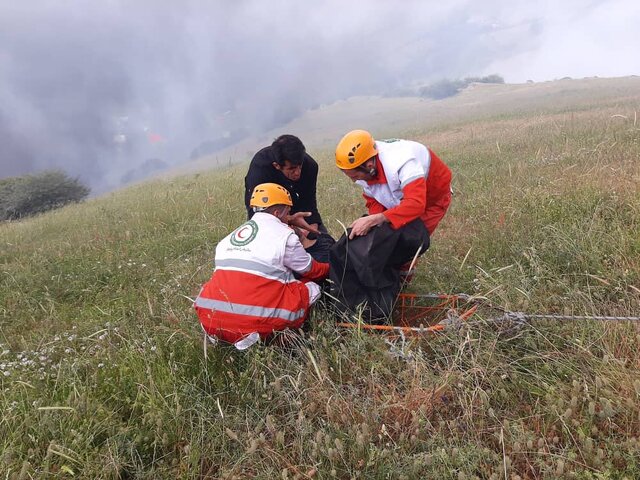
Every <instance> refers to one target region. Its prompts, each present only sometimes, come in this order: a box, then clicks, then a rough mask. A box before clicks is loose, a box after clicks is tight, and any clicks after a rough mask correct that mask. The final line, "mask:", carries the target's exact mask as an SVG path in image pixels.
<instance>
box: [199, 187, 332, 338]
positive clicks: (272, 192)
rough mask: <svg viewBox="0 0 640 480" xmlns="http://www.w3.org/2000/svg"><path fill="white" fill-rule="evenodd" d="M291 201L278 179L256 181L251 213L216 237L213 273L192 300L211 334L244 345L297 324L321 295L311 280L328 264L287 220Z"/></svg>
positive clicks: (322, 273)
mask: <svg viewBox="0 0 640 480" xmlns="http://www.w3.org/2000/svg"><path fill="white" fill-rule="evenodd" d="M292 204H293V202H292V200H291V195H290V194H289V192H288V191H287V189H285V188H284V187H282V186H281V185H277V184H274V183H264V184H260V185H258V186H256V187H255V188H254V190H253V193H252V195H251V197H250V199H249V205H250V206H251V208H252V209H253V211H254V215H253V216H252V217H251V219H250V220H248V221H247V222H245V223H244V224H242V225H240V226H239V227H238V228H237V229H235V230H234V231H233V232H232V233H230V234H229V235H228V236H226V237H225V238H224V239H222V240H221V241H220V242H219V243H218V245H217V247H216V254H215V270H214V272H213V275H212V276H211V279H210V280H209V281H208V282H207V283H205V284H204V286H203V287H202V289H201V291H200V294H199V295H198V297H197V298H196V300H195V302H194V307H195V309H196V312H197V314H198V317H199V318H200V322H201V324H202V327H203V329H204V330H205V332H206V333H207V334H208V335H209V336H210V337H211V338H214V339H219V340H223V341H225V342H229V343H233V344H235V345H236V347H238V348H239V349H243V348H247V347H248V346H250V345H251V344H252V343H255V341H257V340H259V339H260V338H262V339H266V338H268V337H269V336H270V335H271V334H272V333H273V332H275V331H279V330H284V329H286V328H292V329H295V328H300V327H301V326H302V324H303V323H304V321H305V319H306V318H307V316H308V314H309V311H310V308H311V305H313V303H314V302H315V301H316V300H318V298H319V297H320V287H319V286H318V284H316V283H315V282H314V281H319V280H323V279H325V278H326V277H327V275H328V273H329V265H328V264H327V263H320V262H317V261H316V260H314V259H313V258H312V257H311V256H310V255H309V254H308V253H307V252H306V251H305V250H304V248H303V247H302V244H301V243H300V240H299V239H298V236H297V235H296V234H295V232H294V231H293V229H292V228H291V227H290V226H289V225H288V224H287V222H288V221H291V220H292V219H293V221H294V222H295V218H296V217H297V216H296V215H294V216H291V215H289V213H290V211H291V206H292ZM294 272H295V273H297V274H298V275H299V276H301V278H302V280H301V281H300V280H296V278H295V277H294Z"/></svg>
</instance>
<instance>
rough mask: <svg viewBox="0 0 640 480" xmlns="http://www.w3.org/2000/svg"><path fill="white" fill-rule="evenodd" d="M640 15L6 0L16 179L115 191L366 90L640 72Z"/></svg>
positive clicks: (491, 5)
mask: <svg viewBox="0 0 640 480" xmlns="http://www.w3.org/2000/svg"><path fill="white" fill-rule="evenodd" d="M14 3H15V4H14ZM639 21H640V6H638V5H636V2H635V1H630V0H618V1H578V0H568V1H565V2H535V4H530V2H525V1H520V0H516V1H513V2H499V1H493V0H489V1H487V2H472V1H463V0H454V1H449V2H446V5H445V2H430V1H417V0H407V1H403V2H397V1H383V0H378V1H374V0H370V1H369V2H356V1H335V0H330V1H325V2H314V3H309V2H294V1H272V2H264V1H257V0H246V1H240V0H239V1H237V2H223V1H200V2H198V1H185V2H174V3H173V4H172V3H170V2H158V1H151V0H139V1H137V2H131V1H129V2H127V1H125V0H103V1H102V2H90V1H88V0H76V1H72V0H55V1H54V0H51V1H37V0H34V1H29V2H20V3H16V2H9V1H8V0H5V1H3V2H2V4H0V177H6V176H12V175H19V174H24V173H30V172H35V171H39V170H42V169H46V168H56V167H57V168H62V169H64V170H65V171H67V172H68V173H69V174H71V175H73V176H79V177H80V178H81V179H82V180H83V181H84V182H85V183H87V184H88V185H90V186H91V187H92V188H93V189H94V191H95V192H101V191H107V190H109V189H113V188H116V187H117V186H119V185H122V184H124V183H127V182H130V181H133V180H137V179H139V178H142V177H144V176H146V175H149V174H152V173H154V172H156V171H158V170H161V169H163V168H165V167H168V166H174V165H178V164H180V163H182V162H185V161H188V160H189V158H190V157H196V156H198V155H200V154H204V153H207V152H211V151H215V150H216V149H218V148H221V147H223V146H226V145H228V144H230V143H233V142H234V141H236V140H239V139H241V138H244V137H246V136H248V135H256V134H259V133H260V132H263V131H265V130H268V129H271V128H276V127H279V126H281V125H284V124H285V123H286V122H288V121H289V120H291V119H292V118H294V117H295V116H296V115H298V114H300V113H301V112H302V111H304V110H305V109H308V108H314V107H317V106H319V105H321V104H326V103H331V102H333V101H336V100H339V99H342V98H347V97H349V96H352V95H390V94H393V93H394V92H396V91H399V90H401V89H402V88H404V87H406V86H409V85H416V84H418V83H428V82H432V81H435V80H439V79H442V78H459V77H464V76H471V75H473V76H478V75H486V74H492V73H497V74H500V75H502V76H503V77H504V78H505V80H506V81H507V82H523V81H526V80H529V79H532V80H535V81H540V80H547V79H553V78H561V77H564V76H572V77H582V76H592V75H598V76H619V75H629V74H634V73H640V56H639V55H637V52H636V50H637V46H638V45H640V33H638V32H639V31H640V29H638V28H637V25H638V22H639Z"/></svg>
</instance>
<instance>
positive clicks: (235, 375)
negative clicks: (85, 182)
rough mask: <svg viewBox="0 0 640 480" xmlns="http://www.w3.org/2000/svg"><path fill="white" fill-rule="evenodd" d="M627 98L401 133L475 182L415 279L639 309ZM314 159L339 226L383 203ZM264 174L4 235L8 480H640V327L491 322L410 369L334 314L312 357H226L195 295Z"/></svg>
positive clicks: (538, 299)
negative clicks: (508, 333) (504, 330)
mask: <svg viewBox="0 0 640 480" xmlns="http://www.w3.org/2000/svg"><path fill="white" fill-rule="evenodd" d="M621 95H622V96H621V97H620V98H615V97H612V98H608V99H606V100H605V101H598V102H592V103H588V102H587V103H585V102H583V101H581V102H580V103H579V104H576V105H575V106H574V107H573V108H569V107H568V105H566V104H562V105H560V104H558V105H557V107H555V108H554V107H553V106H551V105H549V104H548V102H547V103H545V102H544V99H543V100H541V103H540V104H535V102H533V100H531V105H530V106H529V107H528V109H524V110H523V109H520V110H519V111H513V112H511V113H508V112H503V111H501V112H494V114H493V116H492V117H491V118H490V119H489V120H485V121H482V122H479V121H477V120H476V121H472V120H461V121H457V122H455V120H454V119H452V120H449V121H450V123H449V124H447V125H444V124H442V125H440V126H438V127H436V126H432V127H430V130H429V131H427V130H426V129H425V127H420V126H419V125H413V126H411V129H404V130H399V131H397V132H391V133H396V134H397V135H398V136H404V137H407V138H413V139H416V140H420V141H424V142H426V143H428V144H429V145H430V146H432V147H433V148H434V149H435V150H436V151H437V152H438V153H439V154H441V156H442V158H444V159H445V160H446V161H447V162H448V163H449V164H450V165H451V167H452V169H453V170H454V173H455V181H454V188H455V190H456V195H455V198H454V204H453V206H452V208H451V211H450V212H449V214H448V215H447V217H446V218H445V220H444V222H443V224H442V226H441V228H440V230H439V231H438V232H437V233H436V235H435V237H434V241H433V247H432V248H431V250H430V251H429V252H428V253H427V254H426V255H425V256H424V257H423V260H422V261H421V263H420V266H419V271H420V274H419V276H418V278H417V280H416V282H415V285H414V287H413V288H414V289H415V290H419V291H423V290H428V291H442V292H459V291H465V292H468V293H477V294H488V295H489V297H490V298H491V299H492V300H493V301H494V302H496V303H499V304H502V305H504V306H506V307H508V308H510V309H516V310H527V311H532V312H561V313H576V314H619V315H638V314H639V312H640V290H639V289H640V215H639V213H640V193H639V188H638V185H640V166H639V164H638V158H639V157H640V121H638V120H636V119H635V117H634V114H635V112H636V111H638V110H640V108H639V107H640V94H637V95H635V96H634V95H630V94H628V92H625V93H624V94H621ZM569 96H570V95H569ZM586 96H588V95H586ZM581 98H582V97H581ZM536 105H538V106H536ZM619 115H623V117H621V116H619ZM454 122H455V123H454ZM403 128H404V127H403ZM313 153H314V155H315V156H316V158H317V159H318V160H319V162H320V163H321V175H320V185H321V188H320V193H319V196H320V198H319V201H320V204H321V205H322V211H323V214H324V216H325V218H326V219H327V221H328V223H329V226H330V228H331V229H333V231H334V233H338V232H339V224H338V222H337V221H336V220H340V221H342V222H348V221H349V220H352V219H353V218H354V217H356V216H357V215H359V214H360V213H361V212H362V204H361V200H360V197H359V192H358V190H357V188H356V187H354V186H353V185H351V184H349V182H348V181H347V179H346V178H344V177H343V176H341V175H340V174H339V172H336V171H335V169H333V168H332V167H331V152H330V149H328V148H327V149H326V150H316V151H314V152H313ZM244 168H245V167H244V166H240V167H232V168H229V169H227V170H222V171H219V172H212V173H207V174H201V175H198V176H191V177H184V178H178V179H172V180H164V181H157V182H154V183H148V184H143V185H139V186H136V187H133V188H130V189H127V190H124V191H121V192H117V193H116V194H112V195H110V196H106V197H104V198H100V199H94V200H92V201H90V202H87V203H85V204H83V205H77V206H71V207H68V208H65V209H63V210H60V211H57V212H53V213H51V214H47V215H43V216H40V217H38V218H34V219H31V220H28V221H24V222H20V223H13V224H7V225H2V226H0V235H1V243H0V259H1V260H0V261H1V263H2V277H1V282H2V283H1V287H0V288H1V289H0V309H1V310H0V311H1V313H2V316H1V317H0V322H1V323H0V325H1V327H2V330H1V333H0V335H1V337H0V343H1V344H2V345H1V346H0V355H1V356H0V368H1V369H2V372H3V375H2V376H0V387H1V392H2V393H1V395H0V406H1V407H2V409H3V417H2V422H1V423H0V450H1V453H0V455H1V457H2V458H1V459H0V470H2V473H7V474H8V477H9V478H11V476H12V475H13V476H14V477H15V478H30V477H34V478H35V477H43V476H45V475H46V473H47V472H48V474H49V475H51V476H52V477H54V478H55V477H56V476H57V477H60V478H66V477H70V476H71V473H70V472H73V473H74V474H75V477H76V478H132V477H136V478H176V477H178V478H199V477H207V476H208V477H210V478H221V477H222V478H233V477H236V478H247V477H253V476H255V477H259V478H275V477H281V478H296V477H297V478H308V477H315V478H331V477H332V476H335V477H337V478H350V477H362V478H434V477H436V476H440V477H442V478H474V476H475V477H478V478H504V477H505V472H506V476H507V477H508V478H516V476H518V475H519V476H520V477H521V478H554V477H558V478H563V477H565V476H571V475H573V476H575V477H576V478H603V477H597V475H598V474H602V475H605V477H604V478H607V477H606V475H609V477H611V478H622V477H624V476H626V477H627V478H637V477H638V476H640V461H639V460H638V457H639V453H640V443H639V441H638V437H639V436H640V407H639V404H640V373H638V372H639V367H640V349H639V348H638V347H639V346H640V345H639V344H640V331H639V330H638V328H637V326H633V325H625V324H619V325H610V324H606V325H605V324H599V323H595V322H581V323H572V324H558V323H543V322H537V323H535V324H534V325H532V326H530V327H528V328H526V329H524V330H522V331H520V332H519V333H518V335H517V336H515V337H499V336H498V332H496V328H495V326H494V325H492V324H491V322H488V321H487V318H486V317H487V315H482V316H477V317H476V318H474V319H473V321H472V322H471V323H470V324H469V325H468V328H465V329H463V330H462V331H459V332H451V333H449V334H446V335H441V336H438V337H433V338H430V339H424V340H420V341H415V342H410V343H409V344H407V345H405V346H404V353H405V356H404V358H398V357H394V356H392V355H390V347H389V345H388V344H386V343H385V342H384V339H383V338H382V337H378V336H367V335H358V334H357V333H354V332H338V331H336V329H335V328H334V326H333V325H332V319H331V318H330V317H329V316H328V315H327V314H326V313H323V312H320V311H317V312H315V315H314V318H313V333H312V336H311V338H309V339H308V343H307V344H306V346H304V347H301V348H299V349H294V350H293V351H291V350H284V349H278V348H255V349H252V350H251V351H249V352H247V353H244V354H240V353H236V352H234V351H231V350H229V349H222V348H220V349H209V350H208V354H207V357H206V358H205V356H204V354H203V348H202V347H203V345H202V339H201V336H200V335H199V330H198V325H197V321H196V319H195V316H194V315H193V313H192V311H191V309H190V302H189V300H188V299H187V298H185V296H194V295H195V294H196V293H197V290H198V287H199V286H200V284H201V283H202V282H203V281H204V280H206V278H207V277H208V276H209V275H210V270H211V252H212V251H213V248H214V246H215V243H216V241H217V240H218V239H220V238H221V237H222V236H224V235H225V234H226V233H227V232H228V231H229V230H230V229H232V228H233V227H235V226H236V225H237V224H238V223H239V222H241V221H242V219H243V215H244V213H243V207H242V201H241V198H242V190H241V183H242V182H241V177H242V175H243V173H244ZM307 347H308V350H307ZM52 407H55V408H52Z"/></svg>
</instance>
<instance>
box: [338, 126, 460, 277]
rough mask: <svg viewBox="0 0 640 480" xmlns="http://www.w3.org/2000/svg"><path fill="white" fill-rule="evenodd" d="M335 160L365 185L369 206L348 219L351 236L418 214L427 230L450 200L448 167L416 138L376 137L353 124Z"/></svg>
mask: <svg viewBox="0 0 640 480" xmlns="http://www.w3.org/2000/svg"><path fill="white" fill-rule="evenodd" d="M336 166H337V167H338V168H340V169H341V170H342V172H343V173H344V174H345V175H346V176H347V177H349V178H350V179H351V181H352V182H355V183H357V184H358V185H360V186H361V187H362V188H363V196H364V199H365V202H366V207H367V210H368V215H367V216H363V217H361V218H358V219H357V220H355V221H354V222H353V223H352V224H351V233H350V235H349V238H350V239H353V238H354V237H358V236H363V235H366V234H367V233H368V232H369V231H370V230H371V229H372V228H373V227H376V226H378V225H381V224H385V223H388V224H389V225H390V226H391V228H392V229H394V230H398V229H402V228H403V227H404V226H405V225H407V224H409V223H410V222H412V221H413V220H415V219H418V218H419V219H420V220H421V221H422V223H423V224H424V226H425V227H426V229H427V231H428V234H429V236H431V235H433V232H434V231H435V230H436V228H437V226H438V224H439V223H440V220H442V217H444V215H445V213H446V212H447V209H448V208H449V204H450V203H451V170H449V167H447V165H446V164H445V163H444V162H443V161H442V160H440V158H438V156H437V155H436V154H435V153H434V152H433V151H432V150H431V149H429V148H427V147H426V146H424V145H422V144H421V143H418V142H413V141H410V140H398V139H392V140H382V141H380V140H379V141H375V140H374V139H373V137H372V136H371V134H370V133H369V132H367V131H365V130H353V131H351V132H349V133H347V134H346V135H345V136H344V137H343V138H342V139H341V140H340V142H339V143H338V145H337V147H336ZM402 270H404V271H405V272H407V270H408V265H405V266H404V267H403V268H402ZM407 273H408V272H407Z"/></svg>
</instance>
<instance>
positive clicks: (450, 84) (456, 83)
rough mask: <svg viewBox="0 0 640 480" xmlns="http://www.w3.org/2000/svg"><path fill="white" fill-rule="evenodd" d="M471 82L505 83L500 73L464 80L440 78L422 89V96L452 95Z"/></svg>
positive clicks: (438, 96)
mask: <svg viewBox="0 0 640 480" xmlns="http://www.w3.org/2000/svg"><path fill="white" fill-rule="evenodd" d="M470 83H504V78H502V77H501V76H500V75H495V74H494V75H487V76H486V77H467V78H465V79H463V80H447V79H444V80H440V81H439V82H436V83H432V84H431V85H427V86H425V87H422V88H421V89H420V96H421V97H429V98H433V99H434V100H440V99H443V98H447V97H452V96H454V95H455V94H456V93H458V92H459V91H460V90H462V89H463V88H465V87H466V86H468V85H469V84H470Z"/></svg>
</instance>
